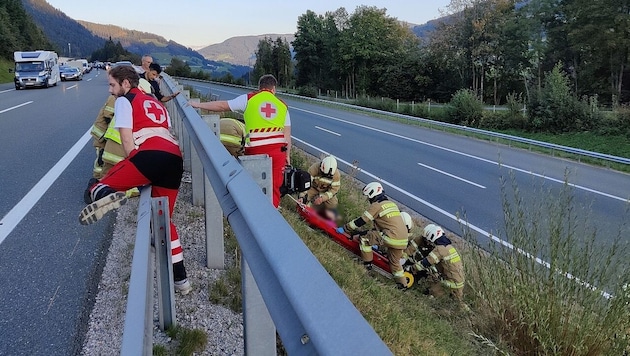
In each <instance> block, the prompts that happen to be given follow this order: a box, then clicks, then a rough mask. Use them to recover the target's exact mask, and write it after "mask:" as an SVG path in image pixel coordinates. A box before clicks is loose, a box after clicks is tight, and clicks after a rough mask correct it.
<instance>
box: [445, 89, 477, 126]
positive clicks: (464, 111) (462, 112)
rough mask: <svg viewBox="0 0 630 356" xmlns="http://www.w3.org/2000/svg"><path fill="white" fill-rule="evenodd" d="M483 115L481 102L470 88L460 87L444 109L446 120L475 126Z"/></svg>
mask: <svg viewBox="0 0 630 356" xmlns="http://www.w3.org/2000/svg"><path fill="white" fill-rule="evenodd" d="M482 116H483V103H482V102H481V100H479V99H478V98H477V96H476V95H475V93H474V92H473V91H472V90H470V89H460V90H458V91H457V92H456V93H455V94H453V97H452V98H451V102H450V103H449V104H448V107H447V110H446V118H447V121H448V122H450V123H452V124H458V125H460V124H461V125H466V126H471V127H477V126H479V124H480V121H481V118H482Z"/></svg>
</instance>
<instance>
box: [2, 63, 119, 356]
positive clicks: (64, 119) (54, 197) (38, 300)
mask: <svg viewBox="0 0 630 356" xmlns="http://www.w3.org/2000/svg"><path fill="white" fill-rule="evenodd" d="M103 74H104V72H101V73H96V71H92V73H90V74H87V75H86V76H85V77H84V79H83V81H79V82H61V83H59V84H58V85H57V86H56V87H51V88H48V89H28V90H20V91H15V89H14V86H13V84H12V83H8V84H0V135H1V137H2V139H1V140H0V195H1V196H2V199H1V200H0V217H2V220H1V221H0V223H1V225H0V285H2V288H1V289H0V355H11V356H13V355H74V354H77V353H78V352H79V351H80V349H81V344H82V341H83V335H84V333H85V330H86V326H87V318H88V316H89V312H90V310H91V307H92V304H93V299H94V296H95V295H96V290H97V283H98V281H99V279H100V272H101V270H102V265H103V263H104V258H105V253H106V252H107V248H108V246H109V239H110V236H111V231H112V228H113V219H112V217H107V218H105V219H104V220H103V221H100V222H99V223H97V224H95V225H93V226H87V227H86V226H81V225H79V223H78V214H79V211H80V210H81V209H82V207H83V206H84V203H83V198H82V195H83V190H84V189H85V186H86V184H87V180H88V179H89V178H90V177H91V167H92V162H93V159H94V151H93V148H92V146H91V139H90V138H89V135H88V134H87V132H88V130H89V129H90V127H91V125H92V123H93V122H94V118H95V117H96V115H97V114H98V111H99V110H100V108H101V107H102V105H103V104H104V103H105V100H106V98H107V95H108V93H107V90H108V89H107V88H108V87H107V80H106V76H105V75H103Z"/></svg>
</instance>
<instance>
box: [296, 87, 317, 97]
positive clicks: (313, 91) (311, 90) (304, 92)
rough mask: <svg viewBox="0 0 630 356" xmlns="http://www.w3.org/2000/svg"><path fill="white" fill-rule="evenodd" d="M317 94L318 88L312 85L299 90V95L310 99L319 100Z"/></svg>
mask: <svg viewBox="0 0 630 356" xmlns="http://www.w3.org/2000/svg"><path fill="white" fill-rule="evenodd" d="M317 92H318V90H317V87H314V86H312V85H309V86H303V87H299V88H298V95H301V96H306V97H309V98H317Z"/></svg>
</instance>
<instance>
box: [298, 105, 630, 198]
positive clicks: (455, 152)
mask: <svg viewBox="0 0 630 356" xmlns="http://www.w3.org/2000/svg"><path fill="white" fill-rule="evenodd" d="M291 110H299V111H304V112H307V113H309V114H313V115H319V116H322V117H326V118H329V119H331V120H336V121H339V122H343V123H346V124H348V125H354V126H358V127H362V128H364V129H367V130H372V131H376V132H380V133H382V134H385V135H389V136H394V137H398V138H400V139H403V140H407V141H412V142H416V143H419V144H422V145H426V146H430V147H433V148H437V149H440V150H444V151H448V152H451V153H454V154H458V155H461V156H464V157H468V158H472V159H476V160H479V161H482V162H486V163H490V164H493V165H497V166H500V167H506V168H509V169H512V170H515V171H518V172H522V173H526V174H530V175H533V176H536V177H540V178H543V179H547V180H550V181H552V182H556V183H560V184H564V183H565V182H564V180H562V179H556V178H551V177H547V176H545V175H543V174H539V173H534V172H532V171H528V170H525V169H521V168H516V167H514V166H510V165H507V164H503V163H499V162H494V161H491V160H489V159H485V158H481V157H477V156H473V155H470V154H468V153H464V152H459V151H455V150H453V149H450V148H446V147H441V146H438V145H434V144H432V143H428V142H424V141H420V140H416V139H413V138H409V137H405V136H403V135H398V134H395V133H391V132H387V131H384V130H380V129H376V128H373V127H369V126H365V125H361V124H357V123H354V122H350V121H347V120H343V119H338V118H336V117H332V116H328V115H322V114H320V113H316V112H313V111H309V110H304V109H300V108H295V107H291ZM567 185H568V186H570V187H574V188H577V189H581V190H584V191H587V192H591V193H593V194H598V195H602V196H605V197H607V198H612V199H616V200H619V201H622V202H627V201H628V197H626V198H622V197H618V196H616V195H612V194H608V193H604V192H602V191H599V190H595V189H591V188H587V187H584V186H581V185H578V184H573V183H568V182H567Z"/></svg>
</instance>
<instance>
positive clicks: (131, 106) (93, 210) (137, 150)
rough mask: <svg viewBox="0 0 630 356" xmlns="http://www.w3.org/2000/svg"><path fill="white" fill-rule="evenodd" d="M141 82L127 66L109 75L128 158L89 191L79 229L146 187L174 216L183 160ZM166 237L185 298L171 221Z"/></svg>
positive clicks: (167, 121) (158, 107)
mask: <svg viewBox="0 0 630 356" xmlns="http://www.w3.org/2000/svg"><path fill="white" fill-rule="evenodd" d="M139 81H140V78H139V77H138V73H136V71H135V69H134V68H133V67H131V66H119V67H115V68H113V69H111V70H110V71H109V92H110V94H112V95H115V96H116V97H117V99H116V102H115V104H114V117H115V118H116V128H117V129H118V131H119V132H120V138H121V142H122V146H123V149H124V151H125V155H126V157H125V159H123V160H122V161H120V162H119V163H118V164H116V165H115V166H114V167H112V169H111V170H110V171H109V172H108V173H107V174H106V175H105V176H104V177H103V178H102V179H101V180H100V182H98V183H96V184H94V185H93V186H92V187H90V189H89V192H90V198H91V200H92V203H90V204H89V205H87V206H86V207H85V208H83V210H82V211H81V214H80V215H79V221H80V223H81V224H83V225H88V224H92V223H94V222H96V221H98V220H99V219H101V218H102V217H103V216H104V215H105V214H106V213H107V212H109V211H111V210H113V209H117V208H119V207H120V206H121V205H123V204H125V203H126V202H127V197H126V195H125V191H127V190H128V189H130V188H133V187H140V186H144V185H149V184H150V185H151V186H152V189H151V196H152V197H162V196H165V197H168V204H169V214H170V215H171V216H172V214H173V210H174V208H175V202H176V201H177V194H178V193H179V185H180V183H181V179H182V174H183V172H184V168H183V159H182V155H181V152H180V149H179V145H178V143H177V140H176V139H175V138H174V137H173V136H172V135H171V134H170V132H169V127H170V118H169V116H168V112H167V111H166V108H164V105H162V104H161V103H160V102H158V101H157V100H156V99H155V98H154V97H153V96H151V95H148V94H145V93H144V92H142V91H141V90H140V89H138V83H139ZM170 232H171V248H172V250H171V254H172V261H173V276H174V280H175V290H176V291H178V292H180V293H182V294H187V293H188V292H190V290H191V289H192V288H191V286H190V283H189V282H188V279H187V278H186V277H187V276H186V268H185V267H184V258H183V250H182V246H181V244H180V241H179V236H178V234H177V229H176V228H175V224H173V220H171V225H170Z"/></svg>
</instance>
